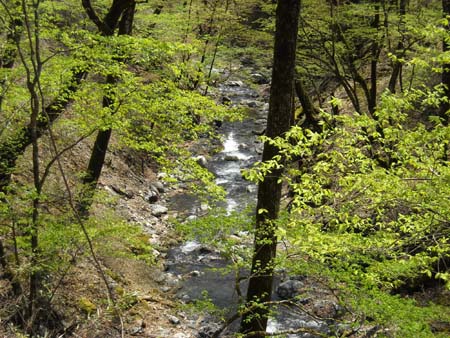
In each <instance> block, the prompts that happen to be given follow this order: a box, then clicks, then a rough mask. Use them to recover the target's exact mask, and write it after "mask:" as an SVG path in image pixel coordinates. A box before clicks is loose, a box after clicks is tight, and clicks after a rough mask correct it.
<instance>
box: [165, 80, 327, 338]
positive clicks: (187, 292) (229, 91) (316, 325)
mask: <svg viewBox="0 0 450 338" xmlns="http://www.w3.org/2000/svg"><path fill="white" fill-rule="evenodd" d="M219 89H220V91H221V94H222V95H223V96H225V97H227V99H230V100H231V102H232V104H241V105H247V106H249V107H251V108H252V109H251V114H250V116H249V118H247V119H245V120H244V121H240V122H232V123H230V122H224V123H223V125H222V126H221V128H220V129H219V132H220V133H221V134H222V136H223V149H222V151H220V152H219V153H217V154H215V155H214V156H213V157H212V158H211V159H210V160H209V162H208V163H207V164H206V166H207V168H208V169H209V170H210V171H211V172H213V173H214V174H215V176H216V183H217V184H218V185H220V186H222V187H223V188H224V189H225V190H226V192H227V198H226V202H225V204H224V205H223V207H225V208H226V210H227V212H232V211H241V210H243V209H244V207H245V206H247V205H248V204H254V203H255V201H256V190H257V189H256V186H255V185H254V184H252V183H250V182H248V181H246V180H244V179H243V178H242V174H241V170H242V169H245V168H248V167H250V166H251V165H252V164H253V163H254V162H255V161H257V160H259V159H260V154H261V151H262V144H261V143H259V141H258V140H257V137H256V136H255V134H257V133H260V132H261V131H262V130H263V129H264V127H265V124H266V117H267V112H268V104H267V103H265V102H263V101H262V100H261V98H260V97H258V94H257V93H256V92H255V91H253V90H251V89H249V88H246V87H244V86H234V85H233V86H230V85H228V86H227V85H223V86H221V87H220V88H219ZM171 203H172V205H171V208H172V210H177V211H180V212H183V213H184V214H185V215H186V216H189V215H191V217H196V216H197V215H198V214H199V213H201V212H202V207H201V203H200V201H198V200H197V199H196V198H195V196H189V195H187V194H183V195H180V196H177V198H175V199H174V200H172V202H171ZM203 211H204V210H203ZM226 265H227V261H226V260H224V259H223V258H222V257H221V256H220V254H219V253H218V252H216V251H214V249H211V248H209V247H207V246H203V245H201V244H200V243H197V242H195V241H188V242H186V243H184V244H183V245H181V246H179V247H175V248H173V249H172V250H171V251H170V252H169V256H168V260H167V266H168V272H169V273H172V274H174V275H177V276H183V283H182V285H181V288H180V290H179V291H178V297H179V298H181V299H182V300H184V301H191V300H195V299H202V297H203V295H204V292H205V291H206V292H207V295H208V297H209V298H210V299H211V300H212V301H213V303H214V304H215V305H216V306H218V307H220V308H223V309H228V310H229V313H232V312H233V311H234V310H235V309H236V307H237V302H238V296H237V292H236V289H235V286H236V285H235V275H234V274H232V273H228V274H222V273H221V272H219V271H217V270H215V268H223V267H225V266H226ZM279 283H280V278H279V277H277V278H276V284H279ZM246 287H247V286H246V284H245V282H243V283H241V284H240V288H241V289H242V290H243V291H245V289H246ZM274 298H275V299H276V298H277V296H276V294H275V296H274ZM237 324H238V323H235V324H234V326H232V327H231V328H232V329H237ZM324 325H325V324H324V323H323V322H320V321H316V320H314V319H313V318H312V317H310V316H307V315H305V314H296V313H293V312H291V311H289V310H286V309H285V310H282V311H280V314H279V315H278V316H277V317H276V318H273V319H271V320H269V325H268V328H267V331H268V332H275V331H277V330H286V329H292V328H296V327H299V326H303V327H308V328H313V329H318V330H320V331H322V332H327V328H326V327H325V326H324ZM287 337H289V338H294V337H302V338H306V337H315V336H314V335H311V334H308V333H303V334H296V335H293V334H291V335H288V336H287Z"/></svg>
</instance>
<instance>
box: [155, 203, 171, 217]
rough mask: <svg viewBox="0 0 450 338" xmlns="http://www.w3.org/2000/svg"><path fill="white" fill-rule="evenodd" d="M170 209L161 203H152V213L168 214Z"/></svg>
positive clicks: (156, 214)
mask: <svg viewBox="0 0 450 338" xmlns="http://www.w3.org/2000/svg"><path fill="white" fill-rule="evenodd" d="M168 211H169V209H167V207H165V206H163V205H160V204H153V205H152V215H153V216H156V217H161V216H162V215H164V214H167V212H168Z"/></svg>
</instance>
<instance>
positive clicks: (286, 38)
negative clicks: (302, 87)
mask: <svg viewBox="0 0 450 338" xmlns="http://www.w3.org/2000/svg"><path fill="white" fill-rule="evenodd" d="M299 11H300V1H298V0H280V1H278V5H277V10H276V32H275V47H274V61H273V70H272V87H271V90H270V103H269V115H268V120H267V136H268V137H271V138H274V137H277V136H282V135H283V134H284V133H285V132H286V131H287V130H288V129H289V127H290V118H291V112H292V101H293V100H292V96H293V93H294V77H295V54H296V43H297V31H298V16H299ZM278 154H279V150H278V149H277V148H276V147H274V146H273V145H271V144H269V143H267V142H266V143H265V144H264V151H263V158H262V160H263V161H268V160H271V159H273V158H274V157H275V156H277V155H278ZM281 174H282V170H281V169H280V170H273V171H272V173H271V174H269V175H267V176H266V177H265V178H264V180H263V181H262V182H260V184H259V187H258V202H257V207H256V211H257V212H256V228H255V242H254V252H253V260H252V268H251V276H250V281H249V286H248V290H247V305H248V306H250V305H251V304H252V303H254V302H258V303H265V302H268V301H270V298H271V295H272V284H273V270H274V258H275V255H276V246H277V238H276V235H275V230H276V226H275V222H274V221H275V220H276V219H277V217H278V212H279V208H280V200H281V182H280V178H281ZM268 315H269V311H268V309H267V308H266V307H264V306H263V307H257V308H255V309H254V310H253V311H249V312H248V313H245V315H244V316H243V318H242V321H241V327H240V332H241V333H249V332H254V331H265V330H266V327H267V320H268Z"/></svg>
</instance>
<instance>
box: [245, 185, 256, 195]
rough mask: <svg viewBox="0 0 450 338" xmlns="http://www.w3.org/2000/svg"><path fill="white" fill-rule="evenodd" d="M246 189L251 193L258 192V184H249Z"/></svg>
mask: <svg viewBox="0 0 450 338" xmlns="http://www.w3.org/2000/svg"><path fill="white" fill-rule="evenodd" d="M245 191H247V192H248V193H249V194H253V193H255V192H256V185H247V187H246V188H245Z"/></svg>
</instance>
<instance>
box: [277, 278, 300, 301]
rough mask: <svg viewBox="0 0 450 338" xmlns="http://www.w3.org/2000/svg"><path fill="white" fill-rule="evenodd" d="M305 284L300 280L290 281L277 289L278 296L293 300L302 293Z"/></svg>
mask: <svg viewBox="0 0 450 338" xmlns="http://www.w3.org/2000/svg"><path fill="white" fill-rule="evenodd" d="M303 286H304V284H303V283H302V282H301V281H299V280H292V279H289V280H287V281H285V282H283V283H281V284H280V285H278V287H277V295H278V296H279V297H280V298H281V299H291V298H294V297H295V296H297V295H298V294H299V293H300V290H301V289H302V288H303Z"/></svg>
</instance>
